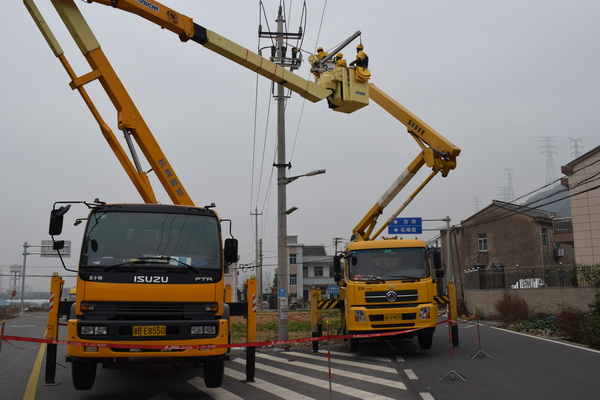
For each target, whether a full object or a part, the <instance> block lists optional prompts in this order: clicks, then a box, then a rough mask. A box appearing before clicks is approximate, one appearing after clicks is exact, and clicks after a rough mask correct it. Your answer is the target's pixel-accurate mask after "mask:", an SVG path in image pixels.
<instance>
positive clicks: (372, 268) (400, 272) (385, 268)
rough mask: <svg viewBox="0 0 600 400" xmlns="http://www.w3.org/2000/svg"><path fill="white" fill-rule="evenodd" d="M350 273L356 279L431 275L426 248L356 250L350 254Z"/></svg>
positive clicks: (411, 277) (369, 279)
mask: <svg viewBox="0 0 600 400" xmlns="http://www.w3.org/2000/svg"><path fill="white" fill-rule="evenodd" d="M348 274H349V276H350V279H352V280H356V281H374V280H375V281H387V280H399V279H420V278H425V277H427V276H429V266H428V262H427V252H426V249H424V248H395V249H369V250H355V251H351V252H350V253H349V254H348Z"/></svg>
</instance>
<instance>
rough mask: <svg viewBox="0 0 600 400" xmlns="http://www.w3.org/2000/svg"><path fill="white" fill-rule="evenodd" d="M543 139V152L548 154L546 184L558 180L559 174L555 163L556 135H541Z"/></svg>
mask: <svg viewBox="0 0 600 400" xmlns="http://www.w3.org/2000/svg"><path fill="white" fill-rule="evenodd" d="M540 138H541V139H542V154H545V155H546V185H549V184H551V183H552V182H556V180H557V179H558V174H557V173H556V166H555V165H554V155H555V154H556V150H555V149H556V146H555V145H554V142H555V141H556V136H540Z"/></svg>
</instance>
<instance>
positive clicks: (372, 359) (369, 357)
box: [319, 351, 392, 363]
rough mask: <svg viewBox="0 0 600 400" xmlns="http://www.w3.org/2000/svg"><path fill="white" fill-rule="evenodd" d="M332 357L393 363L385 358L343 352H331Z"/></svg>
mask: <svg viewBox="0 0 600 400" xmlns="http://www.w3.org/2000/svg"><path fill="white" fill-rule="evenodd" d="M330 353H331V355H337V356H344V357H352V358H360V359H361V360H370V361H377V362H388V363H389V362H392V360H390V359H389V358H383V357H374V356H365V355H362V354H358V353H344V352H341V351H330ZM319 354H324V353H319Z"/></svg>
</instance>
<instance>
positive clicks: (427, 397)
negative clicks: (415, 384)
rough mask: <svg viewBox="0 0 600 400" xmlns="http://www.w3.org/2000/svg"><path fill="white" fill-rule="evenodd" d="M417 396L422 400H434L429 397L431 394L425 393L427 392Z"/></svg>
mask: <svg viewBox="0 0 600 400" xmlns="http://www.w3.org/2000/svg"><path fill="white" fill-rule="evenodd" d="M419 396H421V398H422V399H423V400H434V398H433V396H432V395H431V393H427V392H424V393H419Z"/></svg>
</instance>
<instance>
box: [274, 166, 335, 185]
mask: <svg viewBox="0 0 600 400" xmlns="http://www.w3.org/2000/svg"><path fill="white" fill-rule="evenodd" d="M325 172H327V170H325V169H315V170H314V171H310V172H307V173H306V174H304V175H298V176H290V177H289V178H284V183H285V184H286V185H287V184H288V183H292V182H294V181H295V180H296V179H298V178H302V177H303V176H314V175H320V174H324V173H325Z"/></svg>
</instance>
